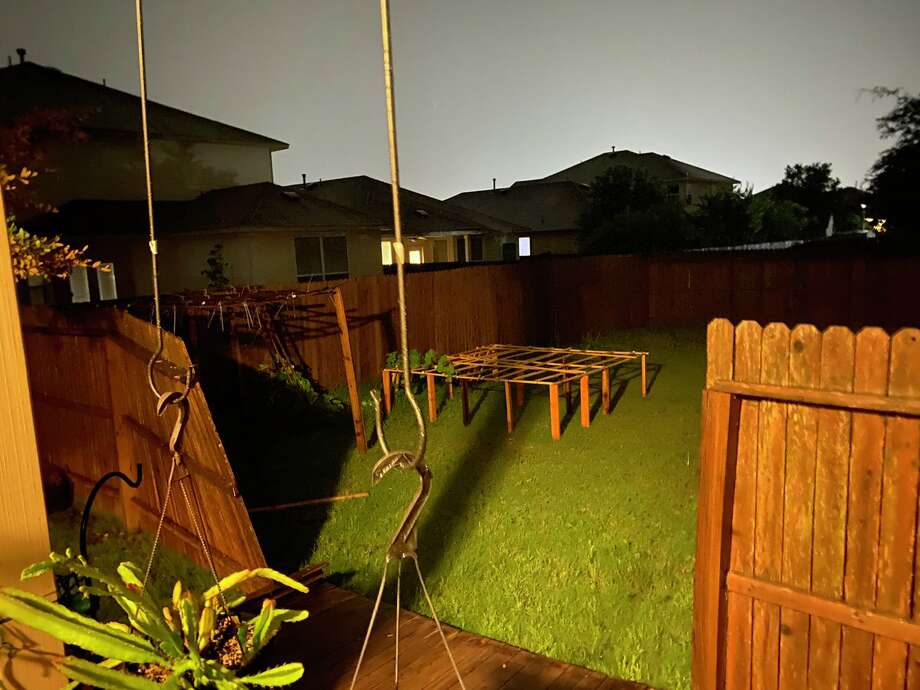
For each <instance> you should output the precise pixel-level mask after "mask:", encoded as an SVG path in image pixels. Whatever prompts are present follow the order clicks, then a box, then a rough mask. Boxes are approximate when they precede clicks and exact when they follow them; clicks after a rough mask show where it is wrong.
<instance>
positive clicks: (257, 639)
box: [249, 599, 275, 655]
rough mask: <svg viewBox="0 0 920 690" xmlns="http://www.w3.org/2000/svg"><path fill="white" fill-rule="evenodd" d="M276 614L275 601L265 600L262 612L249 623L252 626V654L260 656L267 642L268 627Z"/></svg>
mask: <svg viewBox="0 0 920 690" xmlns="http://www.w3.org/2000/svg"><path fill="white" fill-rule="evenodd" d="M274 612H275V600H274V599H263V600H262V610H261V611H259V615H258V616H256V617H255V618H254V619H253V620H251V621H249V624H250V625H251V626H252V654H254V655H255V654H258V653H259V650H261V649H262V646H263V645H264V644H265V642H266V641H267V634H268V627H269V624H270V623H271V621H272V614H273V613H274Z"/></svg>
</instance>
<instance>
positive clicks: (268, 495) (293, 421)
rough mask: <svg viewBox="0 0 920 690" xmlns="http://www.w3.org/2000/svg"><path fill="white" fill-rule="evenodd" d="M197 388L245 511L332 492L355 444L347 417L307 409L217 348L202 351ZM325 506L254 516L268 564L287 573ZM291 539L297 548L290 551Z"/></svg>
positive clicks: (307, 546) (310, 540)
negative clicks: (203, 396)
mask: <svg viewBox="0 0 920 690" xmlns="http://www.w3.org/2000/svg"><path fill="white" fill-rule="evenodd" d="M197 354H198V360H199V362H200V364H199V374H200V376H201V384H202V386H203V388H204V390H205V394H206V395H207V398H208V403H209V406H210V408H211V412H212V415H213V417H214V423H215V425H216V426H217V430H218V433H219V435H220V438H221V440H222V442H223V444H224V448H225V450H226V453H227V457H228V459H229V461H230V465H231V467H232V469H233V472H234V474H235V476H236V480H237V486H238V488H239V491H240V494H241V495H242V497H243V499H244V501H245V503H246V506H247V508H249V509H250V510H251V509H252V508H255V507H264V506H271V505H277V504H280V503H291V502H296V501H302V500H308V499H315V498H325V497H328V496H331V495H333V494H334V493H335V490H336V487H337V486H338V483H339V478H340V476H341V472H342V467H343V465H344V462H345V460H346V458H347V457H348V455H349V453H350V452H351V450H352V448H353V447H354V430H353V428H352V424H351V417H350V413H349V412H348V410H347V409H346V410H345V411H344V412H328V411H326V410H323V409H320V408H318V407H315V406H313V405H311V404H310V403H309V402H307V400H306V399H305V398H304V397H303V396H302V395H300V394H299V393H298V392H297V391H296V390H293V389H291V388H290V387H288V386H286V385H284V384H283V383H279V382H278V381H276V380H273V379H271V378H270V377H269V376H267V375H266V374H265V373H264V372H262V371H259V370H257V369H253V368H251V367H246V366H240V365H237V363H236V362H235V361H233V360H232V359H230V358H229V357H226V356H224V355H223V354H222V353H221V351H220V350H219V349H214V350H212V351H209V352H199V353H197ZM329 510H330V504H318V505H310V506H303V507H298V508H288V509H283V510H278V511H269V512H258V513H252V514H251V515H250V518H251V519H252V523H253V527H254V528H255V531H256V535H257V536H258V538H259V543H260V545H261V546H262V551H263V553H264V555H265V558H266V560H267V561H268V563H269V565H271V566H272V567H274V568H277V569H279V570H282V571H285V572H290V571H293V570H296V569H298V568H299V567H301V565H303V563H302V562H301V558H302V556H303V554H310V553H312V552H313V551H314V548H315V545H316V540H317V538H318V536H319V533H320V530H321V529H322V527H323V524H324V522H325V520H326V517H327V515H328V512H329ZM292 541H296V542H297V543H298V544H299V545H301V548H297V549H292V548H291V543H292Z"/></svg>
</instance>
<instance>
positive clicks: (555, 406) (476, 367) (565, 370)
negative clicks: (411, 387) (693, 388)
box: [382, 345, 649, 440]
mask: <svg viewBox="0 0 920 690" xmlns="http://www.w3.org/2000/svg"><path fill="white" fill-rule="evenodd" d="M648 354H649V353H648V352H637V351H630V352H617V351H613V350H585V349H575V348H558V347H528V346H523V345H485V346H482V347H477V348H475V349H473V350H469V351H467V352H461V353H459V354H455V355H448V356H447V359H448V360H449V361H450V364H451V369H452V371H450V372H444V371H438V370H436V369H432V368H426V367H416V368H413V369H412V370H411V371H410V376H420V377H421V376H423V377H425V380H426V383H427V388H428V418H429V420H430V421H435V419H437V415H438V413H437V409H438V407H437V388H436V386H435V379H436V378H442V379H446V380H447V382H448V386H449V390H450V391H451V394H452V393H453V381H454V380H457V381H459V383H460V392H461V398H462V403H463V423H464V424H468V423H469V421H470V419H469V417H470V415H469V398H468V388H469V385H470V384H472V383H477V382H485V383H499V384H502V385H503V386H504V389H505V410H506V417H507V425H508V433H509V434H510V433H511V432H512V431H513V430H514V421H515V412H514V410H515V407H522V406H523V404H524V388H525V387H526V386H546V387H547V388H548V389H549V414H550V431H551V433H552V436H553V439H554V440H558V439H559V437H560V435H561V421H560V415H559V394H560V392H564V393H565V395H566V400H567V401H568V403H569V406H571V392H572V387H573V385H577V386H578V390H579V402H580V408H581V410H580V416H581V425H582V426H583V427H585V428H587V427H588V426H589V425H590V423H591V400H590V379H591V377H592V376H595V377H600V388H601V400H602V406H603V409H604V414H608V413H609V412H610V407H611V398H610V373H611V371H612V370H615V369H617V368H618V367H621V366H623V365H628V364H632V363H638V364H639V375H640V381H641V386H642V397H643V398H644V397H645V396H646V393H647V377H646V370H647V360H648ZM401 374H402V372H401V371H400V370H399V369H395V368H387V369H384V370H383V375H382V382H383V395H384V404H385V408H386V411H387V412H389V411H390V408H391V407H392V400H393V396H392V390H393V381H394V380H395V379H398V377H399V376H400V375H401ZM512 386H514V387H515V395H514V398H515V402H514V403H512V392H511V389H512Z"/></svg>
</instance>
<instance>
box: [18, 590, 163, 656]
mask: <svg viewBox="0 0 920 690" xmlns="http://www.w3.org/2000/svg"><path fill="white" fill-rule="evenodd" d="M0 615H2V616H6V617H8V618H12V619H13V620H15V621H18V622H20V623H23V624H25V625H28V626H31V627H33V628H35V629H36V630H41V631H42V632H45V633H48V634H49V635H51V636H52V637H55V638H57V639H59V640H61V641H62V642H66V643H67V644H73V645H76V646H78V647H80V648H81V649H85V650H87V651H89V652H94V653H96V654H99V655H100V656H104V657H107V658H111V659H120V660H122V661H133V662H135V663H145V662H162V661H163V657H162V656H161V655H160V654H159V653H158V652H157V651H156V650H155V649H154V648H153V646H152V645H151V644H150V642H148V641H147V640H144V639H142V638H140V637H138V636H136V635H131V634H127V633H125V632H122V631H121V630H116V629H115V628H111V627H109V626H107V625H104V624H102V623H99V622H98V621H94V620H93V619H91V618H87V617H86V616H81V615H80V614H78V613H74V612H73V611H70V610H68V609H66V608H64V607H63V606H61V605H60V604H56V603H54V602H51V601H48V600H46V599H43V598H42V597H40V596H36V595H34V594H30V593H29V592H21V591H19V590H15V589H8V588H6V589H3V590H2V592H0Z"/></svg>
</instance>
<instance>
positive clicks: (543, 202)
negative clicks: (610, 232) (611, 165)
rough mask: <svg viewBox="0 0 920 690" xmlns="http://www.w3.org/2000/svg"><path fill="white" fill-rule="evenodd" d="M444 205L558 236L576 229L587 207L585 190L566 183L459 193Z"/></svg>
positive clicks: (562, 181)
mask: <svg viewBox="0 0 920 690" xmlns="http://www.w3.org/2000/svg"><path fill="white" fill-rule="evenodd" d="M447 201H448V202H449V203H451V204H454V205H456V206H463V207H464V208H468V209H474V210H476V211H479V212H482V213H487V214H489V215H491V216H496V217H498V218H503V219H505V220H507V221H510V222H513V223H516V224H518V225H521V226H524V227H526V228H527V229H528V230H529V231H532V232H552V231H555V232H559V231H568V230H574V229H576V228H577V227H578V219H579V216H580V215H581V214H582V213H583V212H584V210H585V209H586V208H587V206H588V187H587V185H583V184H579V183H576V182H571V181H569V180H560V181H556V182H543V181H534V182H526V183H522V182H516V183H515V184H513V185H511V186H510V187H504V188H501V189H484V190H482V191H477V192H463V193H462V194H457V195H456V196H452V197H450V198H449V199H448V200H447Z"/></svg>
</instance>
